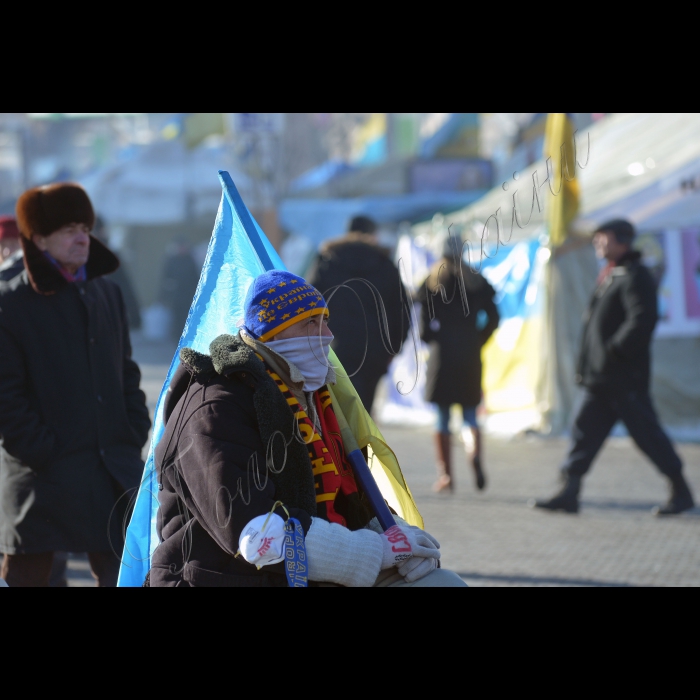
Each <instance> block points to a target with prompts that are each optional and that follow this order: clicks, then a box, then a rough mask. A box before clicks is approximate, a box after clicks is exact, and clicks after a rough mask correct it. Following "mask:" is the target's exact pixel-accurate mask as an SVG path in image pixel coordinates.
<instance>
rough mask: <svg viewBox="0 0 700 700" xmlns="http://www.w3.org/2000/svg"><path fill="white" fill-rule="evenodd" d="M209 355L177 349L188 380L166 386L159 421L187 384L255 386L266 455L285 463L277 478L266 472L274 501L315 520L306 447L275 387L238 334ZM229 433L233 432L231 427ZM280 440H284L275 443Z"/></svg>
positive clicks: (222, 337)
mask: <svg viewBox="0 0 700 700" xmlns="http://www.w3.org/2000/svg"><path fill="white" fill-rule="evenodd" d="M209 353H210V354H209V355H205V354H204V353H201V352H197V351H196V350H193V349H192V348H182V349H181V350H180V362H181V363H182V365H183V368H184V369H185V370H186V371H187V372H188V374H189V375H190V376H191V380H190V381H185V380H184V377H183V378H181V379H180V381H179V382H175V378H174V380H173V381H174V383H175V384H176V386H173V385H171V388H172V392H171V395H170V396H169V397H168V399H167V400H166V405H165V410H164V417H165V420H166V422H167V421H168V420H169V418H170V415H171V414H172V412H173V410H174V409H175V405H176V404H177V402H178V401H179V400H180V398H181V397H182V395H183V394H184V393H185V392H186V391H187V388H186V386H185V385H186V384H187V385H188V384H189V383H190V382H197V383H199V384H202V385H204V384H207V383H210V382H211V383H217V382H218V381H220V380H219V378H218V377H217V375H219V377H225V378H227V379H230V380H233V381H234V382H235V383H234V384H228V383H225V385H226V386H227V387H228V388H227V390H230V391H233V392H235V391H236V389H235V386H236V384H237V383H238V381H241V382H243V383H244V384H247V385H249V386H253V387H254V394H253V405H254V408H255V413H256V415H257V420H258V427H259V429H260V437H261V439H262V443H263V445H265V446H266V447H267V449H269V451H270V454H268V455H267V457H268V458H269V459H271V460H272V463H273V464H276V465H280V464H286V467H285V468H284V469H282V470H281V471H280V472H279V473H275V472H274V471H272V470H271V473H270V478H271V479H272V480H273V482H274V483H275V488H276V493H277V498H278V499H279V500H281V501H283V502H284V503H287V504H291V505H292V506H295V507H298V508H302V509H304V510H305V511H306V512H307V513H309V515H312V516H315V515H316V495H315V490H314V482H313V475H312V471H311V462H310V460H309V455H308V448H307V447H306V445H305V444H304V443H303V441H301V442H300V441H299V439H298V435H297V431H298V428H297V422H296V418H295V417H294V414H293V412H292V410H291V408H290V407H289V405H288V404H287V401H286V399H285V397H284V395H283V394H282V392H281V391H280V390H279V388H278V387H277V384H276V383H275V382H274V380H273V379H272V378H271V377H270V375H269V374H268V373H267V370H266V368H265V365H264V364H263V363H262V361H261V360H260V359H258V357H257V356H256V354H255V351H254V350H253V348H251V347H250V346H248V345H246V343H245V342H243V340H242V339H241V337H240V335H228V334H224V335H220V336H218V337H217V338H215V339H214V340H213V341H212V342H211V344H210V345H209ZM232 430H235V428H234V427H233V426H232ZM280 435H281V436H282V437H283V438H284V440H279V439H275V436H280Z"/></svg>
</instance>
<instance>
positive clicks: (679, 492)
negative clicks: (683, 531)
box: [651, 476, 695, 515]
mask: <svg viewBox="0 0 700 700" xmlns="http://www.w3.org/2000/svg"><path fill="white" fill-rule="evenodd" d="M694 507H695V503H694V501H693V495H692V494H691V493H690V489H689V488H688V484H687V483H686V480H685V479H684V478H683V477H682V476H678V477H676V478H675V479H674V480H673V481H672V482H671V497H670V498H669V499H668V503H666V504H665V505H663V506H655V507H654V508H652V510H651V512H652V514H653V515H678V514H679V513H683V512H684V511H686V510H690V509H691V508H694Z"/></svg>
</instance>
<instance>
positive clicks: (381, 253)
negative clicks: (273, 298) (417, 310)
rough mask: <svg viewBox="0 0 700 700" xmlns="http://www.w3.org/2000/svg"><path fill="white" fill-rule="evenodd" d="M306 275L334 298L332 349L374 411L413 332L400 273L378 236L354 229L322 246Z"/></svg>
mask: <svg viewBox="0 0 700 700" xmlns="http://www.w3.org/2000/svg"><path fill="white" fill-rule="evenodd" d="M306 277H307V279H308V280H309V283H310V284H312V285H313V286H314V287H316V288H317V289H318V290H319V291H320V292H322V293H323V295H324V296H325V297H326V299H327V301H328V308H329V309H330V321H329V323H330V327H331V329H332V331H333V335H334V336H335V339H334V340H333V344H332V348H333V350H334V351H335V353H336V355H337V356H338V359H339V360H340V362H341V363H342V365H343V368H344V370H345V371H346V372H347V373H348V374H349V375H350V376H351V377H352V383H353V385H354V387H355V389H356V391H357V393H358V394H359V396H360V398H361V400H362V403H363V404H364V406H365V409H367V411H368V412H371V410H372V405H373V401H374V394H375V391H376V388H377V384H378V382H379V380H380V379H381V377H382V376H383V375H384V374H386V371H387V369H388V367H389V363H390V362H391V360H392V358H393V356H394V355H395V354H397V353H398V352H399V350H400V348H401V344H402V343H403V341H404V340H405V339H406V337H407V335H408V328H409V324H408V314H407V313H406V291H405V289H404V287H403V285H402V283H401V278H400V275H399V271H398V270H397V268H396V266H395V265H394V263H393V262H392V261H391V259H390V258H389V255H388V253H387V251H385V250H384V249H382V248H380V247H379V245H377V243H376V242H374V239H373V238H371V237H369V236H366V235H364V234H361V233H349V234H347V235H345V236H343V237H342V238H339V239H335V240H332V241H329V242H327V243H325V244H324V245H323V246H322V248H321V250H320V252H319V255H318V256H317V258H316V259H315V260H314V262H313V263H312V265H311V267H310V270H309V272H308V273H307V275H306ZM367 283H369V285H368V284H367ZM343 285H347V287H348V288H345V287H343ZM382 304H383V307H384V308H383V309H382ZM384 312H385V313H386V317H385V316H384ZM387 331H388V338H387Z"/></svg>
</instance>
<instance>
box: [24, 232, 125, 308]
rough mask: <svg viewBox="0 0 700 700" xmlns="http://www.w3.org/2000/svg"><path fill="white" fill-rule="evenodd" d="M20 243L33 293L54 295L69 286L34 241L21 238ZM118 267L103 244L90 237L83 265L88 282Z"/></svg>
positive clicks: (117, 260) (117, 261)
mask: <svg viewBox="0 0 700 700" xmlns="http://www.w3.org/2000/svg"><path fill="white" fill-rule="evenodd" d="M21 243H22V249H23V250H24V267H25V268H26V270H27V277H28V278H29V283H30V284H31V285H32V288H33V289H34V291H35V292H38V293H39V294H44V295H49V294H55V293H56V292H58V291H59V290H60V289H62V288H63V287H65V286H66V285H67V284H69V282H68V281H67V280H66V278H65V277H64V276H63V275H62V274H61V273H60V272H59V271H58V270H57V269H56V268H55V267H54V266H53V265H52V264H51V261H50V260H48V259H47V258H46V256H45V255H44V254H43V253H42V252H41V251H40V250H39V248H38V247H37V246H36V244H35V243H34V241H30V240H29V239H28V238H25V237H24V236H22V240H21ZM118 267H119V258H118V257H117V256H116V255H115V254H114V253H113V252H112V251H111V250H110V249H109V248H108V247H107V246H106V245H104V243H101V242H100V241H99V240H98V239H97V238H95V237H94V236H90V255H89V257H88V261H87V264H86V265H85V271H86V273H87V278H88V280H91V279H94V278H95V277H101V276H102V275H108V274H110V273H111V272H114V271H115V270H116V269H117V268H118Z"/></svg>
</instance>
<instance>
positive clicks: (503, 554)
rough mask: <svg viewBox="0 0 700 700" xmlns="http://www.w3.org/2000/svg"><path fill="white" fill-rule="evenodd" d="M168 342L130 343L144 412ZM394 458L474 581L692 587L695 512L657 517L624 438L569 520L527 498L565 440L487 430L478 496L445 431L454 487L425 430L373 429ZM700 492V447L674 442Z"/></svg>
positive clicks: (75, 568) (646, 469)
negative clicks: (440, 477)
mask: <svg viewBox="0 0 700 700" xmlns="http://www.w3.org/2000/svg"><path fill="white" fill-rule="evenodd" d="M175 345H176V344H175V343H153V342H151V343H149V342H146V341H143V340H142V339H140V338H139V337H138V336H137V337H135V338H134V356H135V358H136V359H137V361H138V362H139V364H140V366H141V369H142V375H143V387H144V390H145V391H146V393H147V396H148V401H149V406H150V407H151V411H153V409H154V408H155V402H156V400H157V398H158V394H159V392H160V389H161V387H162V383H163V379H164V377H165V375H166V373H167V370H168V367H169V365H170V361H171V359H172V356H173V353H174V350H175ZM380 427H381V429H382V432H383V434H384V437H385V438H386V440H387V443H388V444H389V445H390V446H391V447H392V449H393V450H394V452H395V453H396V455H397V457H398V459H399V463H400V464H401V467H402V470H403V472H404V475H405V477H406V480H407V482H408V484H409V487H410V488H411V491H412V493H413V496H414V498H415V500H416V503H417V505H418V508H419V510H420V512H421V514H422V516H423V518H424V521H425V527H426V529H427V530H428V531H429V532H430V533H431V534H433V535H434V536H435V537H437V539H438V540H439V541H440V542H441V545H442V547H441V548H442V552H443V559H442V562H443V566H445V567H446V568H449V569H452V570H453V571H456V572H457V573H459V575H460V576H462V578H463V579H464V580H465V581H466V582H467V583H468V584H469V585H470V586H471V587H481V586H499V587H503V586H568V587H571V586H573V587H581V586H583V587H586V586H589V587H590V586H607V587H630V586H698V585H700V508H695V509H694V510H692V511H689V512H688V513H684V514H682V515H680V516H674V517H668V518H665V519H663V518H655V517H654V516H652V515H651V513H650V510H651V508H652V507H653V506H654V505H656V504H658V503H662V502H664V501H665V500H666V497H667V491H666V484H665V481H664V479H663V478H662V477H661V476H660V475H659V474H658V473H657V472H656V471H655V470H654V467H653V466H652V465H651V464H650V463H649V462H648V460H647V459H646V458H645V457H644V456H643V455H642V454H641V453H640V452H639V451H638V450H637V449H636V447H635V446H634V444H633V443H632V442H631V440H630V439H629V438H627V437H614V438H610V439H609V440H608V442H607V443H606V445H605V446H604V448H603V450H602V451H601V453H600V455H599V456H598V459H597V461H596V463H595V464H594V466H593V469H592V471H591V472H590V473H589V475H588V477H587V479H586V480H585V481H584V487H583V493H582V507H581V511H580V512H579V514H577V515H567V514H559V513H549V512H541V511H538V510H533V509H531V508H529V507H528V505H527V503H528V500H529V499H531V498H534V497H540V496H548V495H551V494H552V493H553V491H554V489H555V488H556V487H557V482H556V473H557V466H558V464H559V462H560V461H561V460H562V458H563V456H564V454H565V452H566V448H567V441H566V439H564V438H551V439H544V438H539V437H522V438H514V439H505V438H497V437H490V436H487V437H486V439H485V445H484V464H485V469H486V472H487V476H488V480H489V481H488V486H487V489H486V490H485V491H484V492H481V493H480V492H477V491H475V489H474V487H473V485H472V478H471V474H470V472H469V470H468V465H467V460H466V457H465V455H464V451H463V446H462V444H461V442H460V441H459V439H458V438H457V437H456V436H455V437H454V438H453V458H454V462H455V482H456V490H455V493H454V494H451V495H449V494H442V493H441V494H435V493H433V492H432V490H431V485H432V482H433V480H434V478H435V469H434V452H433V441H432V438H433V436H432V431H431V430H430V429H428V428H420V427H419V428H416V427H411V428H401V427H396V426H380ZM676 447H677V449H678V451H679V453H680V454H681V457H682V458H683V460H684V463H685V471H686V475H687V478H688V480H689V482H690V484H691V488H692V489H693V491H694V494H695V495H696V500H699V499H700V444H693V443H684V444H677V445H676ZM69 585H70V586H92V585H94V582H93V580H92V578H91V576H90V572H89V566H88V562H87V560H86V558H85V557H84V556H82V555H72V556H71V559H70V560H69Z"/></svg>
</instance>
